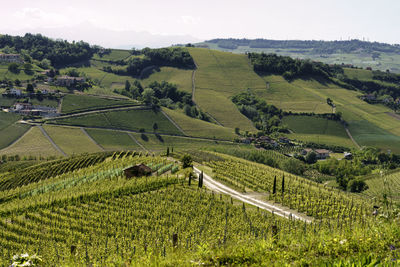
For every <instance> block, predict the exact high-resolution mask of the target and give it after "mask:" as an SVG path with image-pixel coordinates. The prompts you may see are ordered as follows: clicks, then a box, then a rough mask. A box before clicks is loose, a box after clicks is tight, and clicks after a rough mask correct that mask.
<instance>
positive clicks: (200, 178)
mask: <svg viewBox="0 0 400 267" xmlns="http://www.w3.org/2000/svg"><path fill="white" fill-rule="evenodd" d="M202 187H203V171H201V173H200V175H199V188H202Z"/></svg>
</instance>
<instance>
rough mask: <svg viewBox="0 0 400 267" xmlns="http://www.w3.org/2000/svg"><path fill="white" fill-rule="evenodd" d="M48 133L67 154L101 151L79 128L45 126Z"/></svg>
mask: <svg viewBox="0 0 400 267" xmlns="http://www.w3.org/2000/svg"><path fill="white" fill-rule="evenodd" d="M43 128H44V129H45V131H46V132H47V134H48V135H49V136H50V138H51V139H53V141H54V143H56V145H57V146H58V147H59V148H60V149H61V150H62V151H64V153H66V154H67V155H73V154H81V153H91V152H98V151H101V148H100V147H99V146H98V145H96V144H95V143H94V142H93V141H92V140H91V139H90V138H89V137H87V136H86V135H85V134H84V133H83V131H82V130H81V129H79V128H68V127H57V126H47V125H46V126H44V127H43Z"/></svg>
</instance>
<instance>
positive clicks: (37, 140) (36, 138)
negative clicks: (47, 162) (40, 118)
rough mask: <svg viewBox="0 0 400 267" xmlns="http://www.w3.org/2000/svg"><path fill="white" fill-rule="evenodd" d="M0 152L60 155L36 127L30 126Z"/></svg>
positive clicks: (21, 154) (8, 153) (23, 154)
mask: <svg viewBox="0 0 400 267" xmlns="http://www.w3.org/2000/svg"><path fill="white" fill-rule="evenodd" d="M12 130H15V129H12ZM25 131H26V130H25ZM10 132H11V131H10ZM71 145H73V144H71ZM0 154H6V155H20V156H31V155H32V156H42V157H48V156H61V154H60V153H59V152H58V151H57V150H56V149H55V148H54V147H53V145H52V144H51V143H50V141H49V140H48V139H47V138H46V137H45V136H44V135H43V133H42V132H41V131H40V129H39V128H38V127H32V128H31V129H30V130H29V131H28V132H27V133H26V134H25V135H24V136H22V138H20V139H19V140H18V141H17V142H15V143H14V144H12V145H11V146H9V147H7V148H5V149H3V150H1V151H0Z"/></svg>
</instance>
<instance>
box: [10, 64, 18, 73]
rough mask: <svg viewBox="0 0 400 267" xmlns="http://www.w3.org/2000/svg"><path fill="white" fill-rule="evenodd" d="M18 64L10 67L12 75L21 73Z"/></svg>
mask: <svg viewBox="0 0 400 267" xmlns="http://www.w3.org/2000/svg"><path fill="white" fill-rule="evenodd" d="M18 67H19V66H18V64H17V63H11V64H9V65H8V70H9V71H10V72H12V73H19V68H18Z"/></svg>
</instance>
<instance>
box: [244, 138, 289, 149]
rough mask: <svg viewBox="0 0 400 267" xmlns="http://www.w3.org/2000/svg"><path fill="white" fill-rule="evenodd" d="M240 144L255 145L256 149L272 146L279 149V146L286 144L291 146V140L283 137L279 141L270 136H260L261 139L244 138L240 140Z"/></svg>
mask: <svg viewBox="0 0 400 267" xmlns="http://www.w3.org/2000/svg"><path fill="white" fill-rule="evenodd" d="M240 142H241V143H243V144H251V143H253V144H254V145H255V147H257V148H260V147H265V146H271V147H278V146H279V144H285V145H289V144H291V142H290V139H289V138H287V137H285V136H282V137H279V138H278V139H277V140H275V139H272V138H271V137H269V136H266V135H264V136H260V137H257V138H256V137H244V138H241V139H240Z"/></svg>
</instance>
